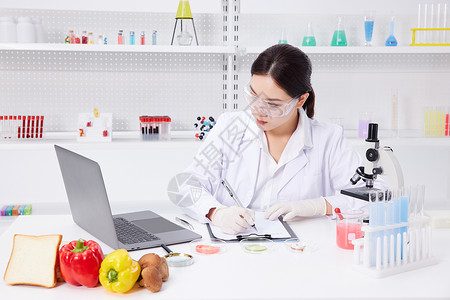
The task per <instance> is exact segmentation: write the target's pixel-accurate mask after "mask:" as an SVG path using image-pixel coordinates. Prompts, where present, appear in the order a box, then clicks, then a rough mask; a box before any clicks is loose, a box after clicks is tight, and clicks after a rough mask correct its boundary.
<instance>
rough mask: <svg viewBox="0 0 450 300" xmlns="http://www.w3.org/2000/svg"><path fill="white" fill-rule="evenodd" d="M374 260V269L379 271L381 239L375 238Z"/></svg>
mask: <svg viewBox="0 0 450 300" xmlns="http://www.w3.org/2000/svg"><path fill="white" fill-rule="evenodd" d="M375 256H376V259H375V268H376V269H377V270H381V238H380V237H377V251H376V255H375Z"/></svg>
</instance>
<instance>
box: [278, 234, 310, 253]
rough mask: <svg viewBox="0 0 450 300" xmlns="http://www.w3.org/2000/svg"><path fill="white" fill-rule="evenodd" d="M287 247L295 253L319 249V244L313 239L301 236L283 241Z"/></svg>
mask: <svg viewBox="0 0 450 300" xmlns="http://www.w3.org/2000/svg"><path fill="white" fill-rule="evenodd" d="M283 243H284V245H285V248H286V249H287V250H288V251H290V252H293V253H298V254H304V253H311V252H314V251H316V250H317V244H316V243H314V242H312V241H306V240H303V239H299V238H293V239H288V240H286V241H284V242H283Z"/></svg>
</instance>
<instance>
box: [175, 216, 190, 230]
mask: <svg viewBox="0 0 450 300" xmlns="http://www.w3.org/2000/svg"><path fill="white" fill-rule="evenodd" d="M175 220H177V221H178V222H180V223H181V224H183V225H186V226H188V227H189V228H190V229H191V230H194V227H193V226H192V225H191V223H189V222H188V221H186V220H183V219H181V218H178V217H175Z"/></svg>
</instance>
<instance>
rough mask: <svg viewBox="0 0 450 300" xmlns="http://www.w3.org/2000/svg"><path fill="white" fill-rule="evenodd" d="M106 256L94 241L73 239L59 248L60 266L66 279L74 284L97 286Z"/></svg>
mask: <svg viewBox="0 0 450 300" xmlns="http://www.w3.org/2000/svg"><path fill="white" fill-rule="evenodd" d="M104 258H105V256H104V255H103V252H102V249H101V248H100V245H99V244H97V243H96V242H94V241H84V240H82V239H79V240H78V241H72V242H70V243H69V244H67V245H64V246H63V247H62V248H61V249H60V250H59V266H60V269H61V275H62V277H63V278H64V280H65V281H66V282H68V283H70V284H72V285H84V286H86V287H95V286H96V285H97V284H98V271H99V269H100V266H101V264H102V261H103V259H104Z"/></svg>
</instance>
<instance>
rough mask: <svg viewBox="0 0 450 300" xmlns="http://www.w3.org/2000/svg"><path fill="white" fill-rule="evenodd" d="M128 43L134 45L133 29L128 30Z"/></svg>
mask: <svg viewBox="0 0 450 300" xmlns="http://www.w3.org/2000/svg"><path fill="white" fill-rule="evenodd" d="M130 45H134V31H130Z"/></svg>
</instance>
